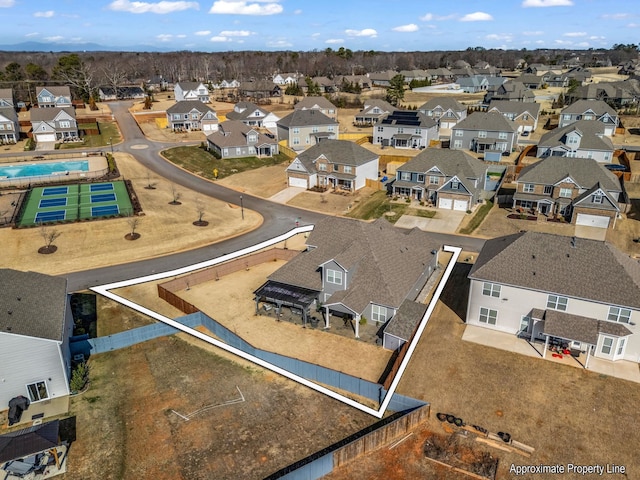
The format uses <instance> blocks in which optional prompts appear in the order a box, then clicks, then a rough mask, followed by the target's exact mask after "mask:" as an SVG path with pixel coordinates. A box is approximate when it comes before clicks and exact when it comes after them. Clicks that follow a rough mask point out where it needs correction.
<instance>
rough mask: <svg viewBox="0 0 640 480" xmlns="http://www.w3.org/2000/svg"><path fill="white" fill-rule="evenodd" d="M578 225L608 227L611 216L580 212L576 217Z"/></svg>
mask: <svg viewBox="0 0 640 480" xmlns="http://www.w3.org/2000/svg"><path fill="white" fill-rule="evenodd" d="M576 225H583V226H586V227H598V228H608V227H609V217H603V216H602V215H587V214H586V213H579V214H578V217H577V218H576Z"/></svg>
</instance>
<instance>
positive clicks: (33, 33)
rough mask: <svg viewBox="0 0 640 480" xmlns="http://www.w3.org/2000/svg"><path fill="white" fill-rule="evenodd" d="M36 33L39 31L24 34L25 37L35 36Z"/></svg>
mask: <svg viewBox="0 0 640 480" xmlns="http://www.w3.org/2000/svg"><path fill="white" fill-rule="evenodd" d="M38 35H40V33H38V32H31V33H27V34H26V35H25V37H37V36H38Z"/></svg>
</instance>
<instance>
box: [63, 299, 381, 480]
mask: <svg viewBox="0 0 640 480" xmlns="http://www.w3.org/2000/svg"><path fill="white" fill-rule="evenodd" d="M110 310H111V314H112V317H111V319H110V321H112V322H117V321H118V315H119V314H124V315H129V314H128V313H127V312H126V311H125V309H123V307H120V306H112V307H110ZM102 320H105V319H104V317H103V318H102ZM140 322H144V320H141V321H140ZM116 329H117V328H116ZM198 344H199V345H200V346H201V345H202V342H198ZM200 346H195V345H194V344H193V340H189V339H188V338H185V337H184V336H183V335H182V334H181V335H179V336H173V337H164V338H160V339H157V340H153V341H149V342H146V343H144V344H140V345H137V346H134V347H131V348H127V349H123V350H120V351H117V352H110V353H106V354H102V355H96V356H94V357H92V358H91V359H90V362H89V364H90V368H91V374H90V378H91V384H90V387H89V389H88V390H87V391H86V392H84V393H82V394H80V395H78V396H75V397H73V398H72V402H71V414H72V415H75V416H76V418H77V441H76V442H74V443H73V444H72V446H71V450H70V454H69V464H68V472H69V473H67V474H65V475H64V476H62V477H60V478H61V479H63V480H76V479H78V480H80V479H82V480H94V479H95V480H108V479H114V480H115V479H118V480H119V479H142V478H144V479H147V478H149V479H150V478H153V479H154V480H162V479H172V480H173V479H184V480H194V479H203V480H204V479H207V480H208V479H212V478H220V479H222V478H229V479H231V478H243V479H260V478H264V477H265V476H266V475H268V474H270V473H273V472H274V471H277V470H278V469H280V468H282V467H284V466H286V465H288V464H290V463H292V462H294V461H296V460H298V459H300V458H303V457H305V456H307V455H309V454H311V453H313V452H315V451H317V450H319V449H321V448H324V447H326V446H328V445H330V444H331V443H333V442H336V441H338V440H340V439H342V438H344V437H345V436H347V435H350V434H352V433H354V432H356V431H358V430H360V429H362V428H364V427H366V426H368V425H370V424H371V423H373V422H374V420H375V419H374V418H373V417H371V416H369V415H367V414H364V413H361V412H359V411H357V410H355V409H352V408H350V407H347V406H344V405H342V404H340V403H339V402H336V401H334V400H331V399H329V398H327V397H325V396H323V395H320V394H317V393H315V392H313V391H312V390H310V389H308V388H305V387H302V386H299V385H297V384H296V383H294V382H291V381H287V380H285V379H283V378H282V377H279V376H277V375H274V374H272V373H270V372H266V371H262V370H260V369H257V368H255V367H253V366H250V365H246V364H238V363H236V362H232V361H229V360H228V359H226V358H224V357H222V356H219V355H217V354H216V351H217V349H215V348H214V347H210V348H200ZM240 392H241V393H240ZM240 395H242V396H243V397H244V401H242V400H241V396H240ZM226 402H229V403H228V404H227V405H224V404H225V403H226ZM207 406H209V407H211V408H210V409H208V410H206V411H203V412H202V413H200V414H197V415H194V416H193V417H192V418H191V419H190V420H189V421H185V420H183V419H182V418H180V416H178V415H177V414H176V413H173V412H172V410H173V411H175V412H178V413H180V414H182V415H187V414H189V413H192V412H195V411H197V410H199V409H201V408H203V407H207Z"/></svg>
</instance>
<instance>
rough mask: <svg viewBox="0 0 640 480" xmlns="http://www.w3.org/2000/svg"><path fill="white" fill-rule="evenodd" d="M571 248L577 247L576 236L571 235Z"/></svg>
mask: <svg viewBox="0 0 640 480" xmlns="http://www.w3.org/2000/svg"><path fill="white" fill-rule="evenodd" d="M571 248H576V237H571Z"/></svg>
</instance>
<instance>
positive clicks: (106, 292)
mask: <svg viewBox="0 0 640 480" xmlns="http://www.w3.org/2000/svg"><path fill="white" fill-rule="evenodd" d="M313 228H314V226H313V225H306V226H303V227H296V228H294V229H292V230H290V231H289V232H287V233H284V234H282V235H279V236H277V237H274V238H272V239H269V240H266V241H264V242H261V243H258V244H256V245H252V246H250V247H247V248H243V249H242V250H238V251H237V252H233V253H227V254H225V255H222V256H220V257H217V258H214V259H211V260H207V261H204V262H200V263H196V264H194V265H189V266H186V267H182V268H178V269H175V270H170V271H168V272H161V273H155V274H152V275H147V276H144V277H138V278H132V279H130V280H123V281H121V282H114V283H109V284H105V285H99V286H95V287H91V288H90V290H92V291H94V292H96V293H98V294H100V295H103V296H105V297H107V298H110V299H112V300H114V301H116V302H118V303H120V304H122V305H126V306H128V307H129V308H132V309H133V310H135V311H137V312H140V313H143V314H145V315H148V316H149V317H151V318H154V319H156V320H158V321H160V322H163V323H165V324H167V325H170V326H172V327H173V328H175V329H177V330H180V331H182V332H184V333H188V334H189V335H192V336H194V337H196V338H199V339H200V340H203V341H205V342H207V343H209V344H211V345H214V346H216V347H218V348H221V349H223V350H225V351H227V352H229V353H233V354H234V355H237V356H239V357H241V358H243V359H245V360H248V361H250V362H252V363H255V364H256V365H259V366H261V367H263V368H266V369H267V370H271V371H272V372H275V373H278V374H280V375H282V376H284V377H286V378H288V379H290V380H293V381H294V382H297V383H300V384H301V385H304V386H306V387H309V388H311V389H313V390H315V391H317V392H320V393H323V394H325V395H327V396H329V397H331V398H333V399H335V400H338V401H340V402H342V403H345V404H347V405H349V406H351V407H354V408H357V409H358V410H361V411H363V412H365V413H368V414H369V415H373V416H374V417H376V418H382V416H383V415H384V412H385V410H386V409H387V406H388V405H389V402H390V401H391V397H392V396H393V393H394V392H395V389H396V387H397V386H398V383H399V381H400V377H401V376H402V374H403V373H404V371H405V369H406V367H407V365H408V363H409V360H410V358H411V355H412V354H413V351H414V350H415V348H416V345H417V343H418V341H419V340H420V336H421V335H422V332H423V331H424V328H425V326H426V324H427V322H428V321H429V317H430V316H431V313H432V312H433V309H434V308H435V305H436V303H437V301H438V299H439V298H440V294H441V293H442V290H443V288H444V285H445V284H446V283H447V280H448V279H449V276H450V275H451V271H452V270H453V266H454V265H455V262H456V260H457V259H458V257H459V256H460V252H461V251H462V249H461V248H459V247H451V246H448V245H445V247H444V251H446V252H453V255H452V257H451V260H450V261H449V264H448V265H447V268H446V269H445V272H444V274H443V276H442V279H441V280H440V283H439V285H438V287H437V288H436V291H435V292H434V295H433V298H432V299H431V302H430V303H429V306H428V308H427V311H426V312H425V315H424V317H422V321H421V322H420V325H419V326H418V330H417V331H416V334H415V335H414V337H413V339H412V341H411V344H410V345H409V348H408V350H407V354H406V355H405V357H404V359H403V361H402V363H401V364H400V368H399V369H398V373H397V374H396V376H395V378H394V379H393V382H392V383H391V387H390V388H389V391H388V392H387V394H386V395H385V397H384V400H383V401H382V404H381V405H380V408H379V409H378V410H375V409H373V408H371V407H368V406H366V405H363V404H361V403H358V402H356V401H355V400H352V399H351V398H348V397H346V396H344V395H341V394H339V393H336V392H334V391H332V390H329V389H328V388H326V387H323V386H322V385H318V384H317V383H314V382H312V381H310V380H307V379H306V378H303V377H301V376H299V375H296V374H295V373H292V372H289V371H287V370H285V369H283V368H281V367H279V366H277V365H274V364H272V363H269V362H266V361H264V360H262V359H261V358H258V357H256V356H254V355H251V354H249V353H246V352H243V351H242V350H240V349H238V348H235V347H233V346H231V345H228V344H226V343H224V342H221V341H220V340H217V339H215V338H212V337H210V336H208V335H206V334H204V333H202V332H199V331H198V330H196V329H194V328H191V327H188V326H186V325H183V324H181V323H179V322H176V321H175V320H173V319H171V318H168V317H165V316H164V315H161V314H159V313H157V312H154V311H153V310H150V309H148V308H146V307H143V306H142V305H138V304H137V303H134V302H132V301H130V300H128V299H126V298H124V297H121V296H119V295H116V294H115V293H113V292H111V290H113V289H117V288H122V287H128V286H131V285H138V284H140V283H146V282H153V281H156V280H162V279H163V278H168V277H174V276H178V275H183V274H185V273H189V272H192V271H194V270H200V269H203V268H207V267H212V266H214V265H218V264H220V263H223V262H226V261H229V260H232V259H234V258H238V257H241V256H244V255H247V254H250V253H253V252H256V251H258V250H262V249H264V248H266V247H270V246H272V245H275V244H277V243H280V242H283V241H285V240H287V239H289V238H291V237H293V236H295V235H298V234H300V233H308V232H310V231H312V230H313Z"/></svg>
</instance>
